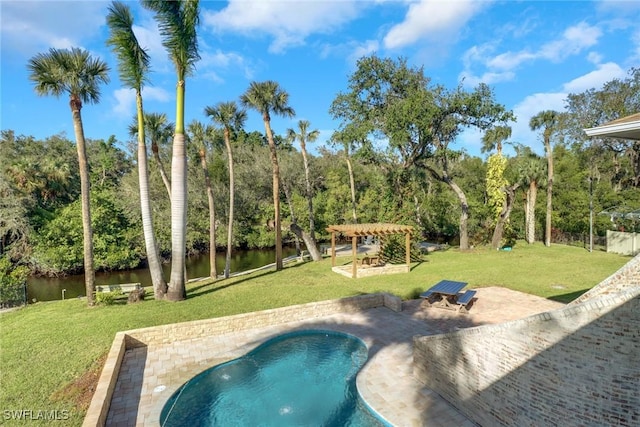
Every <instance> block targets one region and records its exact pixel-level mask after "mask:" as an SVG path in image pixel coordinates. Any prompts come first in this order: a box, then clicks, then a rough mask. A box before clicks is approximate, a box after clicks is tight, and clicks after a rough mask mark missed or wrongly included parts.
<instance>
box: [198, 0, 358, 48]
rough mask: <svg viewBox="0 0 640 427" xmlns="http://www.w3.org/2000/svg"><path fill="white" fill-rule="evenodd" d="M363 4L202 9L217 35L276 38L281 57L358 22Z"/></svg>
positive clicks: (243, 4) (237, 3)
mask: <svg viewBox="0 0 640 427" xmlns="http://www.w3.org/2000/svg"><path fill="white" fill-rule="evenodd" d="M365 5H366V3H364V2H357V1H326V2H325V1H298V2H288V1H267V0H265V1H255V2H247V1H242V0H231V1H230V2H229V4H228V5H227V7H226V8H224V9H222V10H220V11H214V12H212V11H209V10H206V9H204V8H203V11H202V18H203V19H202V22H203V24H205V26H207V27H212V29H213V30H214V31H218V32H222V31H236V32H240V33H242V34H245V35H256V34H258V35H260V34H267V35H270V36H272V37H273V39H274V40H273V42H272V43H271V45H270V47H269V51H270V52H274V53H281V52H283V51H285V50H286V49H287V48H289V47H292V46H299V45H303V44H304V43H305V39H306V38H307V37H308V36H309V35H311V34H313V33H325V34H326V33H331V32H332V31H334V30H335V29H337V28H339V27H341V26H342V25H344V24H346V23H347V22H349V21H351V20H352V19H354V18H356V17H357V16H358V14H359V11H360V9H362V7H363V6H365Z"/></svg>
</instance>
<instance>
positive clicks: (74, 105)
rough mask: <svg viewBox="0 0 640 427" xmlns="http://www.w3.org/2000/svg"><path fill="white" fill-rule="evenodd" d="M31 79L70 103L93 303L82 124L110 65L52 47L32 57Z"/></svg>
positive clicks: (87, 276)
mask: <svg viewBox="0 0 640 427" xmlns="http://www.w3.org/2000/svg"><path fill="white" fill-rule="evenodd" d="M28 68H29V71H30V75H29V79H30V80H31V81H32V82H33V83H34V84H35V92H36V93H37V94H38V95H40V96H45V95H53V96H55V97H56V98H59V97H60V96H61V95H62V94H63V93H67V94H68V95H69V98H70V100H69V106H70V108H71V116H72V119H73V129H74V133H75V138H76V147H77V150H78V165H79V169H80V193H81V199H82V230H83V253H84V274H85V288H86V292H87V304H88V305H90V306H91V305H93V304H94V295H93V294H94V291H95V270H94V267H93V230H92V228H91V207H90V190H91V189H90V183H89V166H88V164H87V151H86V147H85V138H84V129H83V127H82V114H81V110H82V105H83V103H98V101H99V100H100V88H99V86H100V84H102V83H105V84H106V83H108V82H109V74H108V73H109V67H108V66H107V64H106V63H105V62H103V61H102V60H100V59H98V58H93V57H92V56H91V55H90V54H89V52H88V51H86V50H83V49H79V48H72V49H70V50H68V49H53V48H52V49H49V52H48V53H39V54H37V55H36V56H34V57H33V58H31V59H30V60H29V63H28Z"/></svg>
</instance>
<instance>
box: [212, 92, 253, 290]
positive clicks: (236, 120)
mask: <svg viewBox="0 0 640 427" xmlns="http://www.w3.org/2000/svg"><path fill="white" fill-rule="evenodd" d="M204 113H205V114H206V115H207V116H209V117H210V118H211V120H212V121H213V122H214V123H217V124H219V125H220V126H222V128H223V134H224V144H225V147H226V149H227V160H228V163H229V220H228V221H229V223H228V225H227V256H226V259H225V264H224V277H225V279H228V278H229V274H230V269H231V251H232V248H233V208H234V198H235V175H234V173H233V153H232V150H231V133H232V132H234V131H236V130H240V129H242V127H243V126H244V122H245V121H246V120H247V112H246V110H244V109H240V108H238V105H237V104H236V103H235V102H233V101H231V102H219V103H218V104H216V106H215V107H209V106H208V107H205V109H204Z"/></svg>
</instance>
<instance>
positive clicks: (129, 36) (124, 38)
mask: <svg viewBox="0 0 640 427" xmlns="http://www.w3.org/2000/svg"><path fill="white" fill-rule="evenodd" d="M108 10H109V13H108V15H107V25H108V26H109V30H110V36H109V38H108V39H107V45H109V46H111V48H112V49H113V51H114V53H115V54H116V56H117V57H118V71H119V73H120V80H122V83H123V84H124V85H125V86H127V87H129V88H131V89H133V90H135V92H136V110H137V129H138V131H137V134H138V182H139V185H140V211H141V213H142V230H143V233H144V244H145V249H146V252H147V263H148V265H149V274H150V275H151V282H152V284H153V293H154V296H155V298H156V299H157V300H161V299H164V296H165V294H166V292H167V282H166V280H165V278H164V274H163V272H162V262H161V261H160V255H159V253H158V244H157V242H156V236H155V232H154V229H153V216H152V213H151V212H152V210H151V201H150V199H149V166H148V163H147V145H146V143H145V134H144V109H143V106H142V88H143V86H144V84H145V83H146V82H147V73H148V71H149V54H148V53H147V52H146V51H145V50H144V48H142V47H141V46H140V43H138V39H137V38H136V35H135V33H134V32H133V16H132V15H131V11H130V10H129V7H128V6H127V5H125V4H124V3H121V2H117V1H114V2H113V3H112V4H111V6H109V9H108Z"/></svg>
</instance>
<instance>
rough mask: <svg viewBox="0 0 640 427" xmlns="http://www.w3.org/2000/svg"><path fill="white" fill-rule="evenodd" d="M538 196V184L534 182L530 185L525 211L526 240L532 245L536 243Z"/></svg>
mask: <svg viewBox="0 0 640 427" xmlns="http://www.w3.org/2000/svg"><path fill="white" fill-rule="evenodd" d="M537 194H538V183H537V182H535V181H532V182H530V183H529V190H528V191H527V202H526V209H525V216H526V220H525V227H526V240H527V243H529V244H531V243H533V242H535V241H536V198H537Z"/></svg>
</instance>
